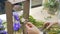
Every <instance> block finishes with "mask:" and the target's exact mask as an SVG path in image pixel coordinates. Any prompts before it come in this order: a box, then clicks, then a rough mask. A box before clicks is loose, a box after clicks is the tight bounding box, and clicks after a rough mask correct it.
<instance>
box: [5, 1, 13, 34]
mask: <svg viewBox="0 0 60 34" xmlns="http://www.w3.org/2000/svg"><path fill="white" fill-rule="evenodd" d="M12 8H13V7H12V5H11V3H9V2H5V9H6V16H7V30H8V34H13V18H12Z"/></svg>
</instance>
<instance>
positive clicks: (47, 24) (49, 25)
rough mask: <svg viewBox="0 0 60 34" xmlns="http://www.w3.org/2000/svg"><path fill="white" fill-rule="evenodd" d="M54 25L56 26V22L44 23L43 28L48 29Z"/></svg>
mask: <svg viewBox="0 0 60 34" xmlns="http://www.w3.org/2000/svg"><path fill="white" fill-rule="evenodd" d="M54 24H57V22H45V23H44V28H46V29H49V28H50V27H51V26H52V25H54Z"/></svg>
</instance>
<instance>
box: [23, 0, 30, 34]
mask: <svg viewBox="0 0 60 34" xmlns="http://www.w3.org/2000/svg"><path fill="white" fill-rule="evenodd" d="M29 10H30V0H26V1H25V2H24V8H23V18H24V19H27V20H28V19H29ZM25 23H27V21H25V22H24V24H23V34H27V31H26V28H25Z"/></svg>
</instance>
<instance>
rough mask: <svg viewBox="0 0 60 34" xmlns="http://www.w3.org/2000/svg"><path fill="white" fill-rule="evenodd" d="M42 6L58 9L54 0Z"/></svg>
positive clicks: (57, 4)
mask: <svg viewBox="0 0 60 34" xmlns="http://www.w3.org/2000/svg"><path fill="white" fill-rule="evenodd" d="M44 6H45V7H48V8H58V6H59V3H58V1H55V0H49V1H48V2H47V3H45V4H44Z"/></svg>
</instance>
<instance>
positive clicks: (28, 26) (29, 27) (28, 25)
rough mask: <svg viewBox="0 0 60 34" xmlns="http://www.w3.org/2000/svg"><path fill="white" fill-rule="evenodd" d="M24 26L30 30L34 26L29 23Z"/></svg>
mask: <svg viewBox="0 0 60 34" xmlns="http://www.w3.org/2000/svg"><path fill="white" fill-rule="evenodd" d="M25 26H26V28H27V29H31V28H33V27H34V25H33V24H32V23H30V22H28V23H27V24H26V25H25Z"/></svg>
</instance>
